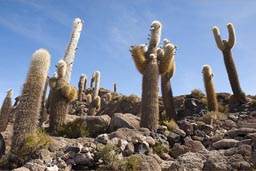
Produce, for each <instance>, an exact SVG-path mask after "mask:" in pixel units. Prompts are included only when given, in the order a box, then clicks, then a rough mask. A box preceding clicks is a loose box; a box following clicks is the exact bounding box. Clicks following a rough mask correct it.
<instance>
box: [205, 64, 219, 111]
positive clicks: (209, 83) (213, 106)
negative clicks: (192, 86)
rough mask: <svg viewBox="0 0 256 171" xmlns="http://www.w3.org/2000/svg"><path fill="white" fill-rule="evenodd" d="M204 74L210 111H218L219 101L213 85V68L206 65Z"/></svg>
mask: <svg viewBox="0 0 256 171" xmlns="http://www.w3.org/2000/svg"><path fill="white" fill-rule="evenodd" d="M202 73H203V77H204V87H205V91H206V97H207V106H208V110H209V111H218V101H217V97H216V93H215V88H214V84H213V79H212V78H213V73H212V69H211V67H210V66H209V65H204V66H203V70H202Z"/></svg>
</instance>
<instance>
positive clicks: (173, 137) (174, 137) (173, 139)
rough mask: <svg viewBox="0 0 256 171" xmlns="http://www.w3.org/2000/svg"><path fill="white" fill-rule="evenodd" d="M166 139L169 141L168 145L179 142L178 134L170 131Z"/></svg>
mask: <svg viewBox="0 0 256 171" xmlns="http://www.w3.org/2000/svg"><path fill="white" fill-rule="evenodd" d="M167 141H168V142H169V144H170V146H173V145H174V144H175V143H178V142H180V135H178V134H175V133H173V132H170V134H169V135H168V136H167Z"/></svg>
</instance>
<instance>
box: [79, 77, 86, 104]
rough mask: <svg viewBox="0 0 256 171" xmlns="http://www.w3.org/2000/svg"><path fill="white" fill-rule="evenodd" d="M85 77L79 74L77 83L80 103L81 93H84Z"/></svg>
mask: <svg viewBox="0 0 256 171" xmlns="http://www.w3.org/2000/svg"><path fill="white" fill-rule="evenodd" d="M85 80H86V76H85V74H81V76H80V80H79V82H78V100H79V101H82V99H83V91H84V87H85V86H84V84H85Z"/></svg>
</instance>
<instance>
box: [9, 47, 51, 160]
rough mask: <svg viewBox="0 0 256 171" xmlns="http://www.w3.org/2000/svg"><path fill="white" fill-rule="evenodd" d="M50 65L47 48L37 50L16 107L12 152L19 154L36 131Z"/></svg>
mask: <svg viewBox="0 0 256 171" xmlns="http://www.w3.org/2000/svg"><path fill="white" fill-rule="evenodd" d="M49 66H50V54H49V52H48V51H47V50H45V49H39V50H37V51H36V52H35V53H34V54H33V56H32V61H31V63H30V69H29V72H28V75H27V80H26V81H25V83H24V85H23V90H22V95H21V101H20V104H19V105H18V107H17V108H16V119H15V122H14V127H13V137H12V145H11V150H12V153H14V154H16V155H19V150H20V149H21V148H22V147H23V145H24V143H25V139H26V137H27V136H29V135H31V134H34V133H36V128H37V123H38V119H39V112H40V107H41V100H42V92H43V88H44V83H45V80H46V77H47V73H48V69H49Z"/></svg>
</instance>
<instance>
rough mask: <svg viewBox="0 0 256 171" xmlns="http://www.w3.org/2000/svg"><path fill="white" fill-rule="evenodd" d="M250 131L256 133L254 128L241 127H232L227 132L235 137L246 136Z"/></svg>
mask: <svg viewBox="0 0 256 171" xmlns="http://www.w3.org/2000/svg"><path fill="white" fill-rule="evenodd" d="M249 133H256V129H254V128H239V129H232V130H230V131H228V132H227V135H228V136H229V137H231V138H234V137H236V136H245V135H246V134H249Z"/></svg>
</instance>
